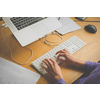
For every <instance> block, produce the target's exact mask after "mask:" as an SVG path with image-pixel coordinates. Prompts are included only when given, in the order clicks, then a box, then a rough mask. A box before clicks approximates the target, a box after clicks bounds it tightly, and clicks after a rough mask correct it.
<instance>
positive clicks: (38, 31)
mask: <svg viewBox="0 0 100 100" xmlns="http://www.w3.org/2000/svg"><path fill="white" fill-rule="evenodd" d="M32 30H33V32H34V33H35V35H37V36H43V35H46V33H47V32H48V28H47V27H46V26H45V25H44V24H43V23H41V24H38V25H36V26H33V27H32Z"/></svg>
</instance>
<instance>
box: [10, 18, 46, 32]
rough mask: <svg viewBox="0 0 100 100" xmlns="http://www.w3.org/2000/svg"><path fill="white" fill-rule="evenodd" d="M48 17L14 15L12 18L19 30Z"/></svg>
mask: <svg viewBox="0 0 100 100" xmlns="http://www.w3.org/2000/svg"><path fill="white" fill-rule="evenodd" d="M45 18H47V17H12V18H10V20H11V21H12V23H13V24H14V25H15V27H16V28H17V29H18V30H21V29H23V28H25V27H27V26H30V25H32V24H35V23H37V22H39V21H41V20H43V19H45Z"/></svg>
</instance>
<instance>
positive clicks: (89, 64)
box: [85, 61, 100, 72]
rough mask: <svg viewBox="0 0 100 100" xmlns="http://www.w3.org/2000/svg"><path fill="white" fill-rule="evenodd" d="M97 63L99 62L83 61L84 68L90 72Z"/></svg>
mask: <svg viewBox="0 0 100 100" xmlns="http://www.w3.org/2000/svg"><path fill="white" fill-rule="evenodd" d="M99 64H100V63H96V62H90V61H86V62H85V69H86V70H87V71H89V72H92V71H93V70H94V69H95V68H96V67H97V66H98V65H99Z"/></svg>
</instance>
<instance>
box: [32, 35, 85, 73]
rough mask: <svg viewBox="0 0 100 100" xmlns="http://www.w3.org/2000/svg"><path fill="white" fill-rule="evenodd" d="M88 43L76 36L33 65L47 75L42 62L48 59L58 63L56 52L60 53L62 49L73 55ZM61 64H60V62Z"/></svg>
mask: <svg viewBox="0 0 100 100" xmlns="http://www.w3.org/2000/svg"><path fill="white" fill-rule="evenodd" d="M84 45H86V43H84V42H83V41H82V40H81V39H79V38H78V37H76V36H73V37H71V38H70V39H68V40H66V41H65V42H63V43H62V44H60V45H59V46H57V47H55V48H54V49H52V50H50V51H49V52H47V53H46V54H44V55H43V56H41V57H39V58H38V59H36V60H35V61H33V62H32V65H33V66H34V67H35V68H36V69H37V70H38V71H39V72H40V73H41V74H42V75H45V74H46V73H47V72H46V70H45V69H44V68H43V67H42V66H41V65H42V64H43V62H42V60H43V59H45V58H47V59H50V58H52V59H53V60H55V61H56V56H55V54H56V52H57V51H60V50H62V49H66V50H68V51H69V52H70V53H71V54H74V53H75V52H76V51H78V50H79V49H81V48H82V47H83V46H84ZM58 64H59V62H58Z"/></svg>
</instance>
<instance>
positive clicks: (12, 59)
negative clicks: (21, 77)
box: [1, 27, 33, 65]
mask: <svg viewBox="0 0 100 100" xmlns="http://www.w3.org/2000/svg"><path fill="white" fill-rule="evenodd" d="M4 28H5V27H3V28H2V29H1V34H2V36H3V38H4V41H5V43H6V45H7V47H8V48H9V50H10V53H11V59H12V60H13V61H14V62H16V63H18V64H20V65H25V64H27V63H28V62H29V61H30V59H31V58H32V56H33V51H32V49H31V48H29V47H28V46H27V48H28V49H30V51H31V56H30V58H29V60H28V61H27V62H26V63H19V62H17V61H16V60H15V59H14V58H13V55H12V51H11V49H10V47H9V45H8V44H7V42H6V39H5V37H4V35H3V29H4Z"/></svg>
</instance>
